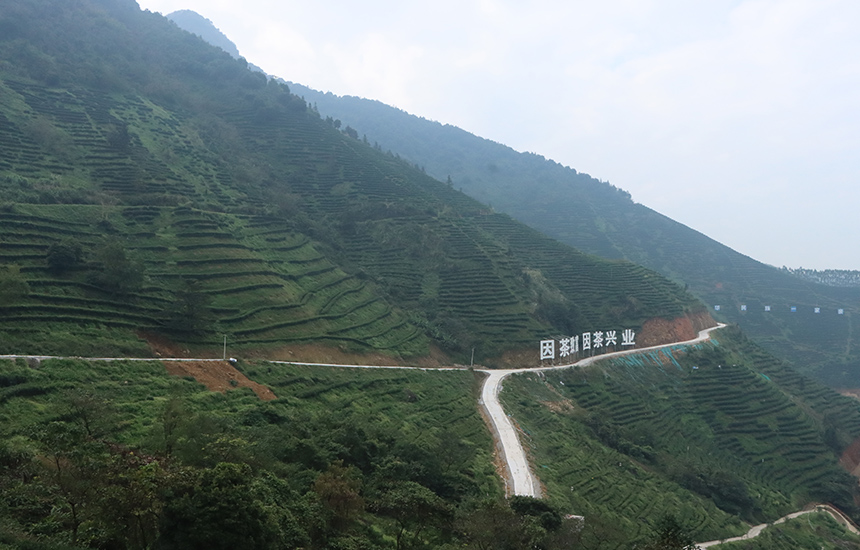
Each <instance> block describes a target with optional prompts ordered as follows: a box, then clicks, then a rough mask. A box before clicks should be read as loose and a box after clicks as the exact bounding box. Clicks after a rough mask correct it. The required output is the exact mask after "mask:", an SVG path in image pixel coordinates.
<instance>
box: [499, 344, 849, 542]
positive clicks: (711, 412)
mask: <svg viewBox="0 0 860 550" xmlns="http://www.w3.org/2000/svg"><path fill="white" fill-rule="evenodd" d="M712 339H713V341H712V342H709V343H703V344H700V345H699V346H697V348H696V349H694V350H692V351H689V352H684V351H682V350H675V349H672V348H669V349H665V350H663V351H660V352H653V353H651V354H649V355H645V356H631V357H622V358H618V359H612V360H607V362H605V363H603V364H601V365H598V366H596V367H593V368H590V369H583V370H567V371H548V372H545V373H543V374H542V375H537V374H526V375H521V376H515V377H513V378H511V379H510V380H509V381H508V383H507V384H506V388H505V390H504V392H503V393H502V399H503V401H504V403H505V406H506V409H507V410H508V411H510V412H511V413H512V415H513V417H514V418H516V419H517V421H518V422H519V425H520V428H521V429H522V430H523V432H525V434H526V438H527V441H528V443H529V446H530V450H531V453H532V455H533V459H534V461H535V464H537V466H538V467H537V469H536V473H537V474H538V475H539V476H540V478H541V481H542V482H543V483H544V484H545V486H546V488H547V492H548V496H549V498H550V500H551V501H554V502H557V503H563V506H565V507H567V508H569V509H573V510H578V512H576V513H582V514H584V515H586V516H588V515H589V514H597V515H600V516H603V517H614V518H615V521H617V523H618V525H621V526H623V530H624V531H625V532H626V533H627V534H628V536H630V537H632V538H636V537H638V536H644V535H645V534H647V533H648V532H649V529H648V527H647V525H644V524H643V523H642V522H640V521H639V518H658V517H661V516H662V515H664V514H666V513H672V514H674V515H676V516H679V517H681V518H682V520H683V522H685V523H686V524H687V525H688V527H690V528H691V529H693V530H694V532H695V538H696V540H714V539H717V538H722V537H726V536H728V535H729V534H730V533H728V532H727V531H726V528H725V527H719V528H717V526H719V525H721V522H725V521H726V520H725V519H720V518H724V516H723V515H722V514H728V515H729V516H736V517H740V518H742V519H744V520H746V521H748V522H751V523H753V524H758V523H762V522H767V521H772V520H773V519H776V518H778V517H781V516H782V515H784V514H785V513H788V512H791V511H794V510H797V509H800V508H801V507H802V506H804V505H806V504H807V503H809V502H820V501H823V502H832V503H836V504H837V505H838V506H842V507H845V508H846V509H849V510H854V506H855V504H854V500H853V496H852V493H851V489H850V488H851V486H852V485H854V484H855V483H852V482H851V480H850V478H849V476H848V474H847V473H846V472H845V471H844V470H842V469H841V468H840V467H839V466H838V459H839V456H840V454H841V452H842V450H843V449H844V448H845V446H847V443H849V442H851V441H853V440H855V439H856V438H858V437H860V411H858V407H857V404H856V402H855V401H853V400H851V399H848V398H843V397H841V396H838V395H836V394H834V393H833V391H832V390H829V389H827V388H826V387H824V386H822V385H820V384H818V383H816V382H814V381H813V380H812V379H810V378H807V377H805V376H803V375H800V374H798V373H797V372H796V371H793V370H791V369H789V368H787V366H786V365H785V364H784V363H783V362H781V361H779V360H778V359H775V358H774V357H773V356H770V355H768V354H767V353H766V352H764V351H763V350H762V349H761V348H759V347H757V346H755V345H753V344H752V343H750V342H749V341H748V340H746V339H745V338H744V337H743V336H742V335H741V334H740V332H739V331H737V330H731V329H730V330H728V331H725V330H724V331H721V332H719V333H716V334H715V335H712ZM714 507H716V509H715V508H714ZM722 525H726V523H722Z"/></svg>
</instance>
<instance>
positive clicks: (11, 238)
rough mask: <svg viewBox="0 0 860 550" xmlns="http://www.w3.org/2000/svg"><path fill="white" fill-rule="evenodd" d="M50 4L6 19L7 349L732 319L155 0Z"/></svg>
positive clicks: (438, 343) (534, 352)
mask: <svg viewBox="0 0 860 550" xmlns="http://www.w3.org/2000/svg"><path fill="white" fill-rule="evenodd" d="M44 5H54V4H52V3H50V2H48V3H45V2H37V1H32V2H24V3H15V4H13V5H10V6H9V7H8V9H6V8H5V7H4V10H3V15H2V21H0V25H2V26H3V28H5V29H14V32H7V33H4V34H3V40H2V42H0V59H4V60H7V61H6V62H5V63H4V65H3V70H2V73H0V132H2V133H0V138H2V140H3V147H4V152H5V155H4V158H3V160H2V163H0V189H2V196H3V200H4V204H3V206H2V208H0V228H2V230H3V235H4V246H3V255H2V262H3V264H5V265H7V266H10V267H9V268H7V269H5V270H4V272H3V273H4V274H3V277H4V278H5V279H6V280H7V281H8V282H9V284H10V285H11V284H14V283H17V284H19V286H20V285H27V288H28V290H26V291H22V292H19V293H18V295H17V297H15V296H12V297H11V298H10V299H8V300H6V302H5V303H4V305H3V316H2V319H0V335H2V339H0V341H2V344H0V346H2V349H3V351H8V352H31V353H72V352H73V353H76V354H80V355H94V354H98V355H104V354H109V353H110V350H111V348H112V347H113V349H118V350H119V351H121V352H123V353H136V354H140V353H146V348H147V342H149V343H150V344H151V343H152V342H154V341H155V340H156V339H157V338H159V337H163V336H165V335H167V336H169V337H170V338H172V339H174V340H177V341H180V342H183V343H184V344H185V346H186V347H188V346H192V347H193V346H194V345H197V347H198V348H201V347H203V348H206V347H208V349H210V350H219V351H220V348H221V346H220V344H221V342H222V339H223V337H224V336H225V335H226V337H227V340H228V341H229V343H230V344H231V346H232V347H233V348H234V349H253V350H257V351H259V350H262V349H268V350H270V351H271V352H272V353H276V352H278V350H281V351H283V346H284V345H285V344H289V343H292V344H295V343H303V344H308V345H312V346H320V345H321V346H324V347H331V348H335V349H339V350H340V351H341V352H344V353H380V354H382V355H383V356H388V357H389V359H385V358H380V359H378V360H379V361H384V362H385V361H387V362H391V361H396V360H399V358H403V357H411V358H420V357H425V358H427V357H429V356H430V353H431V349H433V350H439V349H441V350H442V351H443V352H444V353H447V354H449V355H450V356H453V357H454V358H455V359H456V360H458V361H460V362H465V361H467V360H469V361H470V360H472V353H473V352H474V358H475V359H476V360H478V361H483V362H487V361H489V362H492V363H494V364H497V363H502V362H505V361H507V360H512V359H513V358H514V357H519V358H520V359H518V360H523V359H522V358H527V359H525V360H528V361H533V362H536V361H537V360H538V358H539V357H538V344H539V341H540V340H541V339H544V338H547V337H549V336H552V335H564V334H567V335H573V334H579V333H583V332H587V331H597V330H600V331H604V330H615V331H620V330H622V329H628V328H629V329H632V330H634V331H635V332H636V333H637V334H638V335H639V337H638V339H637V342H638V343H640V344H647V343H653V342H661V341H663V342H665V341H670V340H674V339H677V338H678V337H679V336H680V335H687V336H689V335H692V334H694V333H695V330H697V329H698V328H700V327H701V326H704V325H707V324H708V323H712V322H713V321H712V320H711V319H710V317H709V316H708V314H707V312H706V311H704V307H703V306H702V305H701V304H700V303H698V302H697V301H696V300H695V299H694V298H693V297H692V296H691V295H689V294H686V293H685V292H684V291H683V289H682V288H681V287H679V286H678V285H677V284H675V283H672V282H670V281H668V280H666V279H664V278H662V277H660V276H658V275H657V274H656V273H654V272H651V271H649V270H647V269H644V268H642V267H640V266H637V265H635V264H633V263H630V262H625V261H607V260H603V259H600V258H597V257H595V256H590V255H587V254H583V253H581V252H579V251H577V250H575V249H572V248H570V247H568V246H565V245H562V244H560V243H558V242H557V241H554V240H552V239H550V238H548V237H546V236H544V235H541V234H540V233H538V232H536V231H534V230H532V229H530V228H528V227H526V226H524V225H522V224H521V223H518V222H515V221H514V220H512V219H511V218H509V217H508V216H505V215H501V214H496V213H493V212H492V211H491V210H490V209H489V208H488V207H486V206H485V205H482V204H481V203H479V202H477V201H475V200H474V199H471V198H469V197H467V196H466V195H464V194H462V193H461V192H459V191H456V190H455V189H453V188H452V187H451V186H449V185H446V184H444V183H442V182H439V181H437V180H434V179H433V178H431V177H429V176H428V175H427V174H425V173H423V172H422V171H421V170H419V169H417V168H415V167H414V166H412V165H410V164H409V163H407V162H404V161H403V160H402V159H399V158H397V157H396V156H394V155H388V154H385V153H383V152H381V151H379V150H377V149H375V148H373V147H372V146H371V145H370V144H368V143H366V142H364V141H362V140H360V139H357V136H355V135H350V133H349V129H348V128H347V129H346V131H340V130H338V129H337V128H336V127H335V125H334V124H333V122H332V121H326V120H323V119H322V118H321V117H320V116H319V114H318V113H317V112H316V111H314V110H313V109H312V108H309V107H308V105H307V104H306V103H305V102H304V101H303V100H301V99H300V98H298V97H297V96H295V95H293V94H291V93H290V91H289V89H288V88H287V87H286V86H285V85H283V84H281V83H278V82H274V81H270V80H267V79H266V77H265V76H264V75H262V74H259V73H255V72H252V71H251V70H250V69H249V68H248V66H247V63H246V62H245V61H244V60H242V59H238V60H236V59H233V58H232V57H231V56H230V55H228V54H227V53H225V52H224V51H222V50H220V49H216V48H213V47H211V46H209V45H208V44H206V43H205V42H204V41H203V40H202V39H200V38H199V37H197V36H194V35H191V34H188V33H186V32H182V31H180V30H179V29H177V28H176V26H174V25H173V24H171V23H170V22H169V21H167V20H166V19H165V18H163V17H162V16H160V15H156V14H152V13H148V12H146V13H142V12H140V10H139V9H138V8H137V6H136V5H135V4H134V3H133V2H120V1H108V0H104V1H100V2H97V1H93V2H79V3H76V4H75V5H74V7H59V8H58V9H57V11H56V13H52V14H51V15H50V16H42V15H41V13H40V12H39V11H38V10H39V7H40V6H44ZM95 36H99V38H98V39H95V38H93V39H89V40H87V39H85V38H84V37H95ZM13 60H14V61H15V62H14V63H13V62H12V61H13ZM12 298H14V299H12ZM189 318H190V319H191V321H188V320H187V319H189ZM661 319H662V320H664V321H672V320H675V319H678V320H682V319H685V320H686V322H685V323H681V324H680V325H677V324H676V325H671V324H669V325H667V324H666V323H665V322H664V321H661ZM667 326H669V327H675V328H670V329H669V330H667V329H666V328H665V327H667ZM617 333H618V334H620V332H617ZM619 344H620V342H619ZM117 346H118V347H117ZM114 353H116V352H114Z"/></svg>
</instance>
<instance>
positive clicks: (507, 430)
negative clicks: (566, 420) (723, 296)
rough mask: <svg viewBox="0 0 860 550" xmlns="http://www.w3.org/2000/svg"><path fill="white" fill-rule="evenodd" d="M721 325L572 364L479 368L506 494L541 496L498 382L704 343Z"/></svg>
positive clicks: (485, 409) (482, 392) (482, 403)
mask: <svg viewBox="0 0 860 550" xmlns="http://www.w3.org/2000/svg"><path fill="white" fill-rule="evenodd" d="M724 326H726V325H723V324H719V325H717V326H715V327H712V328H709V329H706V330H703V331H701V332H699V335H698V336H697V337H696V338H693V339H691V340H686V341H683V342H676V343H672V344H661V345H659V346H651V347H647V348H634V349H628V350H623V351H616V352H611V353H604V354H603V355H595V356H593V357H586V358H585V359H581V360H579V361H577V362H575V363H570V364H567V365H557V366H551V367H539V368H533V369H508V370H483V369H481V370H480V371H479V372H483V373H486V374H487V378H486V379H485V380H484V386H483V388H482V390H481V405H482V406H483V408H484V412H485V413H486V414H487V416H488V417H489V419H490V423H491V425H492V427H493V437H494V438H495V440H496V445H497V447H498V448H499V451H500V454H501V456H502V458H503V460H504V462H505V466H506V473H507V475H506V476H505V477H506V479H505V489H506V492H507V493H508V494H509V495H521V496H528V497H534V498H540V497H541V496H542V495H541V488H540V480H538V478H537V477H536V476H535V475H534V473H533V472H532V470H531V467H530V466H529V461H528V457H527V456H526V452H525V450H524V449H523V446H522V443H521V442H520V439H519V436H518V434H517V430H516V428H515V427H514V423H513V421H512V420H511V418H510V417H509V416H508V415H507V414H505V410H504V409H503V408H502V404H501V402H500V401H499V392H500V391H501V390H502V382H503V381H504V379H505V378H507V377H508V376H510V375H512V374H521V373H524V372H543V371H548V370H561V369H569V368H573V367H580V368H582V367H587V366H588V365H591V364H593V363H595V362H596V361H602V360H604V359H609V358H612V357H619V356H621V355H632V354H636V353H642V352H646V351H653V350H658V349H662V348H666V347H670V346H677V345H693V344H697V343H699V342H703V341H705V340H707V339H708V338H710V334H711V332H712V331H714V330H717V329H720V328H723V327H724Z"/></svg>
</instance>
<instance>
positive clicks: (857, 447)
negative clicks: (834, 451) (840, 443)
mask: <svg viewBox="0 0 860 550" xmlns="http://www.w3.org/2000/svg"><path fill="white" fill-rule="evenodd" d="M839 465H840V466H842V467H843V468H845V469H846V470H847V471H849V472H851V474H852V475H854V476H856V477H860V439H855V440H854V442H853V443H852V444H851V445H849V446H848V448H847V449H845V451H843V452H842V456H841V457H839Z"/></svg>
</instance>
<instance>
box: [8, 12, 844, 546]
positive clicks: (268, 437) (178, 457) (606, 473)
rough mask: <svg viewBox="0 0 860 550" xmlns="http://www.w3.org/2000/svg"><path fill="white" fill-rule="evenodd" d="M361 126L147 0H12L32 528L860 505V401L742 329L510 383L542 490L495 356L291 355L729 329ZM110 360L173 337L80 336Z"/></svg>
mask: <svg viewBox="0 0 860 550" xmlns="http://www.w3.org/2000/svg"><path fill="white" fill-rule="evenodd" d="M338 126H342V125H338V124H337V123H336V121H335V120H334V119H333V118H327V117H323V116H321V115H320V114H319V112H318V111H317V110H316V109H315V108H314V107H313V105H308V103H307V102H306V101H304V100H302V99H301V98H300V97H298V96H296V95H295V94H293V93H291V91H290V89H289V88H288V87H287V86H285V85H284V84H282V83H279V82H277V81H271V80H268V79H267V78H266V77H265V76H264V75H261V74H259V73H255V72H253V71H252V70H250V68H249V67H248V65H247V63H246V62H245V61H243V60H241V59H234V58H233V57H231V56H230V55H229V54H227V53H226V52H224V51H223V50H221V49H218V48H215V47H212V46H210V45H208V44H206V43H205V42H204V41H203V40H202V39H201V38H199V37H198V36H195V35H193V34H190V33H187V32H184V31H181V30H180V29H178V28H177V26H176V25H175V24H173V23H172V22H170V21H169V20H167V19H166V18H164V17H162V16H159V15H156V14H152V13H147V12H141V11H140V9H139V7H138V6H137V5H136V4H135V3H134V2H131V1H129V0H73V1H69V0H15V1H11V0H0V151H2V156H0V352H17V353H20V352H24V353H31V354H37V355H40V356H42V357H27V358H23V357H18V358H9V357H6V358H0V495H3V498H0V547H2V548H6V547H10V548H34V549H47V548H52V549H54V548H130V549H148V548H216V549H217V548H260V549H264V548H265V549H267V548H309V549H322V548H364V549H368V550H371V549H386V550H388V549H396V550H401V549H406V548H443V549H444V548H448V549H451V548H498V547H504V548H512V549H518V550H519V549H523V550H525V549H526V548H545V549H546V550H555V549H560V548H567V549H570V548H587V549H594V550H596V549H610V548H613V549H614V548H619V547H630V546H631V545H633V544H638V545H639V546H642V545H648V544H650V545H651V547H660V546H659V545H660V541H661V540H662V539H661V537H662V536H663V535H665V534H666V532H667V530H666V529H665V526H667V525H669V526H671V525H677V526H680V527H681V528H682V529H680V530H681V531H683V532H684V533H686V534H689V533H692V534H694V535H695V536H696V537H697V538H699V537H701V538H702V539H700V540H703V539H710V538H719V537H724V536H730V535H738V534H740V533H742V532H743V531H745V530H746V529H747V528H748V526H749V525H748V524H749V523H757V522H761V521H768V522H770V521H774V520H775V519H777V518H778V517H779V516H780V515H782V514H784V513H786V512H790V511H794V510H796V509H798V508H801V507H803V506H805V505H806V504H808V503H810V502H819V501H826V502H829V503H832V504H835V505H837V506H839V507H840V508H842V509H843V510H844V511H845V512H846V513H847V514H849V515H851V516H852V517H854V518H858V517H860V510H858V508H857V505H856V502H858V501H860V497H858V494H857V491H858V486H857V482H856V479H855V478H854V477H852V476H850V475H849V474H848V473H846V470H849V471H855V470H856V469H857V465H858V463H860V459H858V456H860V453H858V448H860V443H858V441H860V439H858V438H860V408H858V406H857V403H856V401H855V400H853V399H851V398H848V397H843V396H840V395H838V394H836V393H835V392H833V391H832V390H830V389H828V388H826V387H824V386H822V385H821V384H819V383H817V382H815V381H814V380H812V379H810V378H808V377H806V376H804V375H802V374H798V373H797V372H795V371H793V370H791V369H789V368H787V367H786V365H785V364H784V363H782V362H781V361H779V360H777V359H775V358H774V357H772V356H770V355H768V354H767V353H766V352H764V351H762V350H761V349H760V348H759V347H757V346H756V345H754V344H752V343H750V342H749V341H747V340H746V338H745V337H744V336H743V334H741V333H740V332H739V331H738V330H737V329H736V328H731V329H721V330H720V331H717V334H716V335H715V337H714V340H713V341H710V342H708V343H702V344H701V345H696V346H692V347H690V346H667V347H664V348H663V349H661V350H659V351H654V350H651V351H649V352H642V353H639V354H636V355H631V356H627V357H625V358H623V359H616V360H614V361H603V362H599V363H597V364H596V365H594V366H592V367H589V368H588V369H567V370H565V371H561V372H550V373H545V374H538V373H528V374H522V375H519V376H516V377H512V378H511V379H509V382H510V383H509V384H506V386H505V389H504V391H503V392H502V395H501V399H502V401H503V402H504V405H505V410H506V411H507V412H508V413H509V414H511V415H513V418H514V419H515V420H516V421H517V424H518V425H519V427H520V429H521V433H522V437H523V441H524V442H525V444H526V446H527V448H528V449H529V452H530V456H531V459H532V464H533V467H534V469H535V471H536V473H537V474H538V476H539V477H540V478H541V480H542V481H543V483H544V486H545V488H546V498H545V499H542V500H535V499H528V498H510V499H505V498H504V495H505V488H504V486H503V484H502V482H501V478H500V476H498V471H499V470H501V469H503V465H502V464H501V463H500V462H501V461H500V460H499V458H500V457H499V456H498V455H497V454H496V451H495V446H494V444H493V442H492V440H491V437H490V435H489V431H487V430H486V427H485V424H484V420H483V419H482V417H481V414H480V412H479V409H478V407H477V406H476V405H477V396H478V395H480V386H481V383H482V381H483V378H482V375H481V373H480V372H477V371H476V370H474V369H469V368H461V369H448V370H440V371H434V370H424V369H417V368H416V369H373V370H372V369H336V368H328V367H321V366H315V365H296V364H294V363H288V364H285V363H283V362H276V361H271V359H273V358H287V359H289V360H292V361H301V360H305V361H314V362H326V363H343V362H356V361H360V362H362V363H365V364H378V363H383V364H386V365H390V364H392V363H410V364H416V365H424V366H427V365H436V364H440V363H442V364H450V363H451V361H452V360H457V361H460V362H463V363H465V362H467V361H469V360H471V358H472V352H473V350H474V357H475V360H476V361H479V362H482V363H484V364H487V365H490V366H503V365H511V364H517V365H532V364H536V363H538V362H539V359H538V352H539V342H540V340H542V339H544V338H559V339H560V338H561V337H571V336H577V335H584V334H585V333H586V332H587V333H589V334H590V335H592V336H594V335H595V334H601V335H603V336H607V333H609V332H611V331H613V330H619V329H631V330H632V331H634V332H635V340H636V343H637V344H638V345H639V346H640V347H641V346H642V345H645V344H650V343H661V342H669V341H676V340H678V339H681V338H684V337H687V336H691V335H692V334H694V333H695V331H696V330H697V329H699V328H701V327H704V326H711V325H713V319H712V318H711V317H710V314H709V311H708V310H707V309H706V308H705V306H704V305H703V304H701V303H700V302H698V301H697V300H696V299H695V298H693V297H692V296H691V295H690V294H688V293H686V292H685V291H684V289H683V287H682V286H680V285H679V284H677V283H674V282H672V281H670V280H668V279H666V278H665V277H663V276H661V275H659V274H657V273H656V272H655V271H652V270H649V269H648V268H645V267H641V266H639V265H636V264H634V263H631V262H629V261H626V260H622V259H613V260H607V259H601V258H599V257H596V256H592V255H589V254H587V253H583V252H581V251H578V250H576V249H573V248H571V247H570V246H568V245H564V244H562V243H560V242H559V241H557V240H553V239H552V238H550V237H547V236H546V235H544V234H542V233H539V232H538V231H536V230H534V229H531V228H529V227H527V226H525V225H523V224H522V223H520V222H518V221H515V220H514V219H512V218H511V217H509V216H508V215H505V214H499V213H496V212H494V211H493V210H492V208H490V207H489V206H487V205H485V204H482V203H480V202H478V201H476V200H475V199H473V198H470V197H468V196H466V195H464V194H463V193H461V192H459V191H457V190H456V189H455V188H454V186H452V185H449V184H447V183H446V182H443V181H439V180H437V179H434V178H432V177H431V176H429V175H428V174H427V173H425V171H423V170H421V169H420V167H416V166H415V165H414V163H411V162H407V161H405V160H404V159H403V158H402V157H400V158H399V157H398V155H397V154H388V153H386V152H384V151H382V150H380V149H381V147H374V146H373V145H372V144H371V143H369V142H365V141H364V140H363V139H361V138H360V136H359V135H358V134H357V132H356V130H355V129H354V128H352V127H351V126H349V125H347V126H346V127H345V128H344V129H343V130H341V129H340V128H338ZM606 192H607V194H608V195H612V196H614V195H617V194H620V195H623V192H621V191H618V190H612V189H608V190H606ZM592 331H594V332H592ZM624 333H626V334H631V333H630V332H628V331H626V330H625V331H624ZM624 333H622V334H624ZM623 338H624V336H621V337H620V338H619V340H620V341H619V342H616V346H609V347H618V346H619V345H623V344H624V340H623ZM604 341H605V340H604ZM225 342H226V344H227V345H228V346H229V347H228V349H229V351H230V353H231V355H233V354H234V350H235V356H237V357H239V360H238V361H219V360H211V361H205V362H204V361H193V360H192V361H170V360H166V359H165V360H159V359H157V357H158V356H159V355H164V356H170V357H176V356H177V355H179V356H181V355H182V354H186V355H191V354H194V355H198V357H199V356H202V355H204V354H205V355H207V356H210V357H211V356H218V357H220V355H221V353H223V347H222V346H223V345H224V343H225ZM592 343H593V342H592ZM600 349H605V348H600ZM600 349H596V350H589V352H590V353H591V352H594V351H597V352H599V351H600ZM559 351H560V350H559ZM46 353H53V354H57V355H64V356H66V358H45V357H43V355H44V354H46ZM579 353H582V352H579ZM95 354H99V355H100V356H101V355H102V354H103V355H113V356H116V355H123V356H133V355H138V356H148V357H150V358H151V360H143V361H134V360H121V361H97V360H84V359H78V358H74V357H71V358H70V357H68V356H74V355H81V356H93V355H95ZM166 354H169V355H166ZM234 363H235V364H234ZM840 461H841V464H840ZM581 514H586V522H585V524H584V525H582V524H580V523H579V522H578V521H576V518H573V517H568V516H571V515H581ZM673 522H675V523H673ZM795 525H796V526H797V527H796V529H795V528H794V527H792V529H794V530H795V531H797V532H799V533H800V534H801V536H802V537H804V538H805V539H806V541H807V542H804V544H805V545H806V546H810V547H816V548H818V547H821V546H824V545H825V543H826V544H828V545H830V547H836V543H833V542H832V540H833V539H836V540H838V541H839V544H840V547H851V546H850V544H852V541H851V540H850V538H849V537H848V536H847V535H845V534H844V532H839V530H838V529H839V527H838V526H834V525H828V526H827V527H826V529H822V528H820V522H819V521H816V522H812V520H810V523H809V524H807V523H806V520H804V521H803V522H800V524H799V525H798V524H795ZM806 525H808V527H807V526H806ZM676 532H677V530H676ZM794 534H795V535H797V533H794ZM773 547H774V548H775V547H778V546H773ZM783 547H784V546H783ZM855 547H856V544H855Z"/></svg>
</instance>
